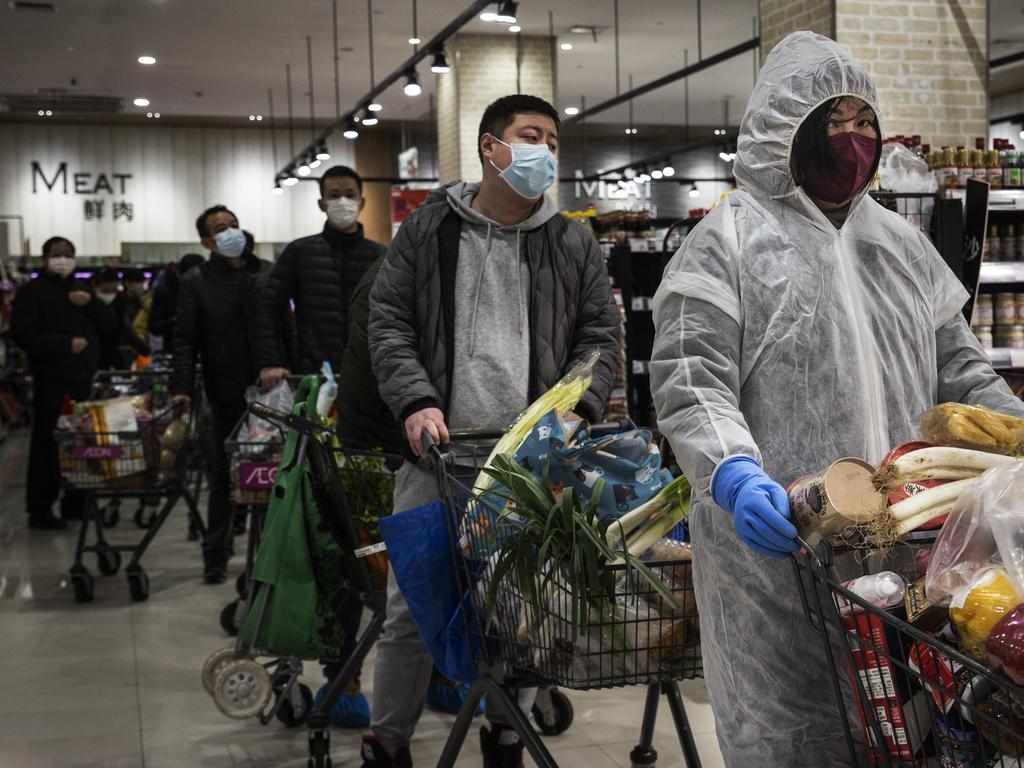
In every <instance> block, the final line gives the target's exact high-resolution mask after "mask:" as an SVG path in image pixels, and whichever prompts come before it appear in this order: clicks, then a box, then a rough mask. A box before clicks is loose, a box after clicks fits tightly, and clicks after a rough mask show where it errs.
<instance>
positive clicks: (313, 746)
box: [306, 730, 331, 768]
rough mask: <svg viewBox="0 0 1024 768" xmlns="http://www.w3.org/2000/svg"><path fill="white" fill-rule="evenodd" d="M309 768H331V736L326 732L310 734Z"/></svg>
mask: <svg viewBox="0 0 1024 768" xmlns="http://www.w3.org/2000/svg"><path fill="white" fill-rule="evenodd" d="M306 766H307V768H331V735H330V734H329V733H328V732H327V731H326V730H324V731H310V732H309V759H308V760H307V761H306Z"/></svg>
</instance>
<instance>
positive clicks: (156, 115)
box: [153, 112, 160, 120]
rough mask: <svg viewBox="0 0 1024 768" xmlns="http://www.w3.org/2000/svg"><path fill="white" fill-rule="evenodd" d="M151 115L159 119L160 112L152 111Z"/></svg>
mask: <svg viewBox="0 0 1024 768" xmlns="http://www.w3.org/2000/svg"><path fill="white" fill-rule="evenodd" d="M153 117H155V118H157V119H158V120H159V119H160V113H159V112H154V113H153Z"/></svg>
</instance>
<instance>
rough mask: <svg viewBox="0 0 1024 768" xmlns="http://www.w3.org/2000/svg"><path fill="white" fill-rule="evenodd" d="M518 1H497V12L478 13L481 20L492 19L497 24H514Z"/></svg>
mask: <svg viewBox="0 0 1024 768" xmlns="http://www.w3.org/2000/svg"><path fill="white" fill-rule="evenodd" d="M518 6H519V3H514V2H512V0H504V2H500V3H498V12H497V13H492V12H490V11H486V12H484V13H481V14H480V20H481V21H493V22H497V23H498V24H515V23H516V8H517V7H518Z"/></svg>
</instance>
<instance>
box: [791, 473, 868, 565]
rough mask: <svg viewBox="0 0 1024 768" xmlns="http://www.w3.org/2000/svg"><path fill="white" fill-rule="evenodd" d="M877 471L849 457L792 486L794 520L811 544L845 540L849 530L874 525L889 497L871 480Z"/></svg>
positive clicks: (802, 534) (801, 533) (799, 480)
mask: <svg viewBox="0 0 1024 768" xmlns="http://www.w3.org/2000/svg"><path fill="white" fill-rule="evenodd" d="M874 471H875V470H874V467H872V466H871V465H870V464H868V463H867V462H866V461H861V460H860V459H854V458H846V459H840V460H839V461H837V462H835V463H834V464H832V465H831V466H829V467H828V468H827V469H824V470H822V471H821V472H818V473H817V474H814V475H807V476H805V477H801V478H798V479H797V480H795V481H794V482H793V484H792V485H791V486H790V487H789V505H790V510H791V513H792V519H793V522H794V524H795V525H796V527H797V529H798V530H799V531H800V535H801V536H803V537H804V539H806V541H807V543H808V544H810V545H812V546H814V545H815V544H817V543H818V542H820V541H822V540H823V539H830V538H835V537H840V538H841V537H842V536H843V535H844V534H845V532H846V531H847V530H848V529H851V528H855V527H856V526H859V525H865V524H867V523H870V522H871V521H872V520H874V519H875V517H876V516H877V515H878V513H879V512H880V511H881V510H882V509H884V508H885V496H884V495H883V494H882V493H880V492H879V491H877V490H875V487H874V484H873V482H872V479H871V476H872V474H873V473H874Z"/></svg>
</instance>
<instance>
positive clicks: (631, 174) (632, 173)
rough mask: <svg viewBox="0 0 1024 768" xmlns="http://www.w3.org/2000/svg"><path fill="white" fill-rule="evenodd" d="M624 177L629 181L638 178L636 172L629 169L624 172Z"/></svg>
mask: <svg viewBox="0 0 1024 768" xmlns="http://www.w3.org/2000/svg"><path fill="white" fill-rule="evenodd" d="M622 175H623V176H625V177H626V178H627V179H632V178H633V177H634V176H636V171H634V170H633V169H632V168H627V169H626V170H624V171H623V172H622Z"/></svg>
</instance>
